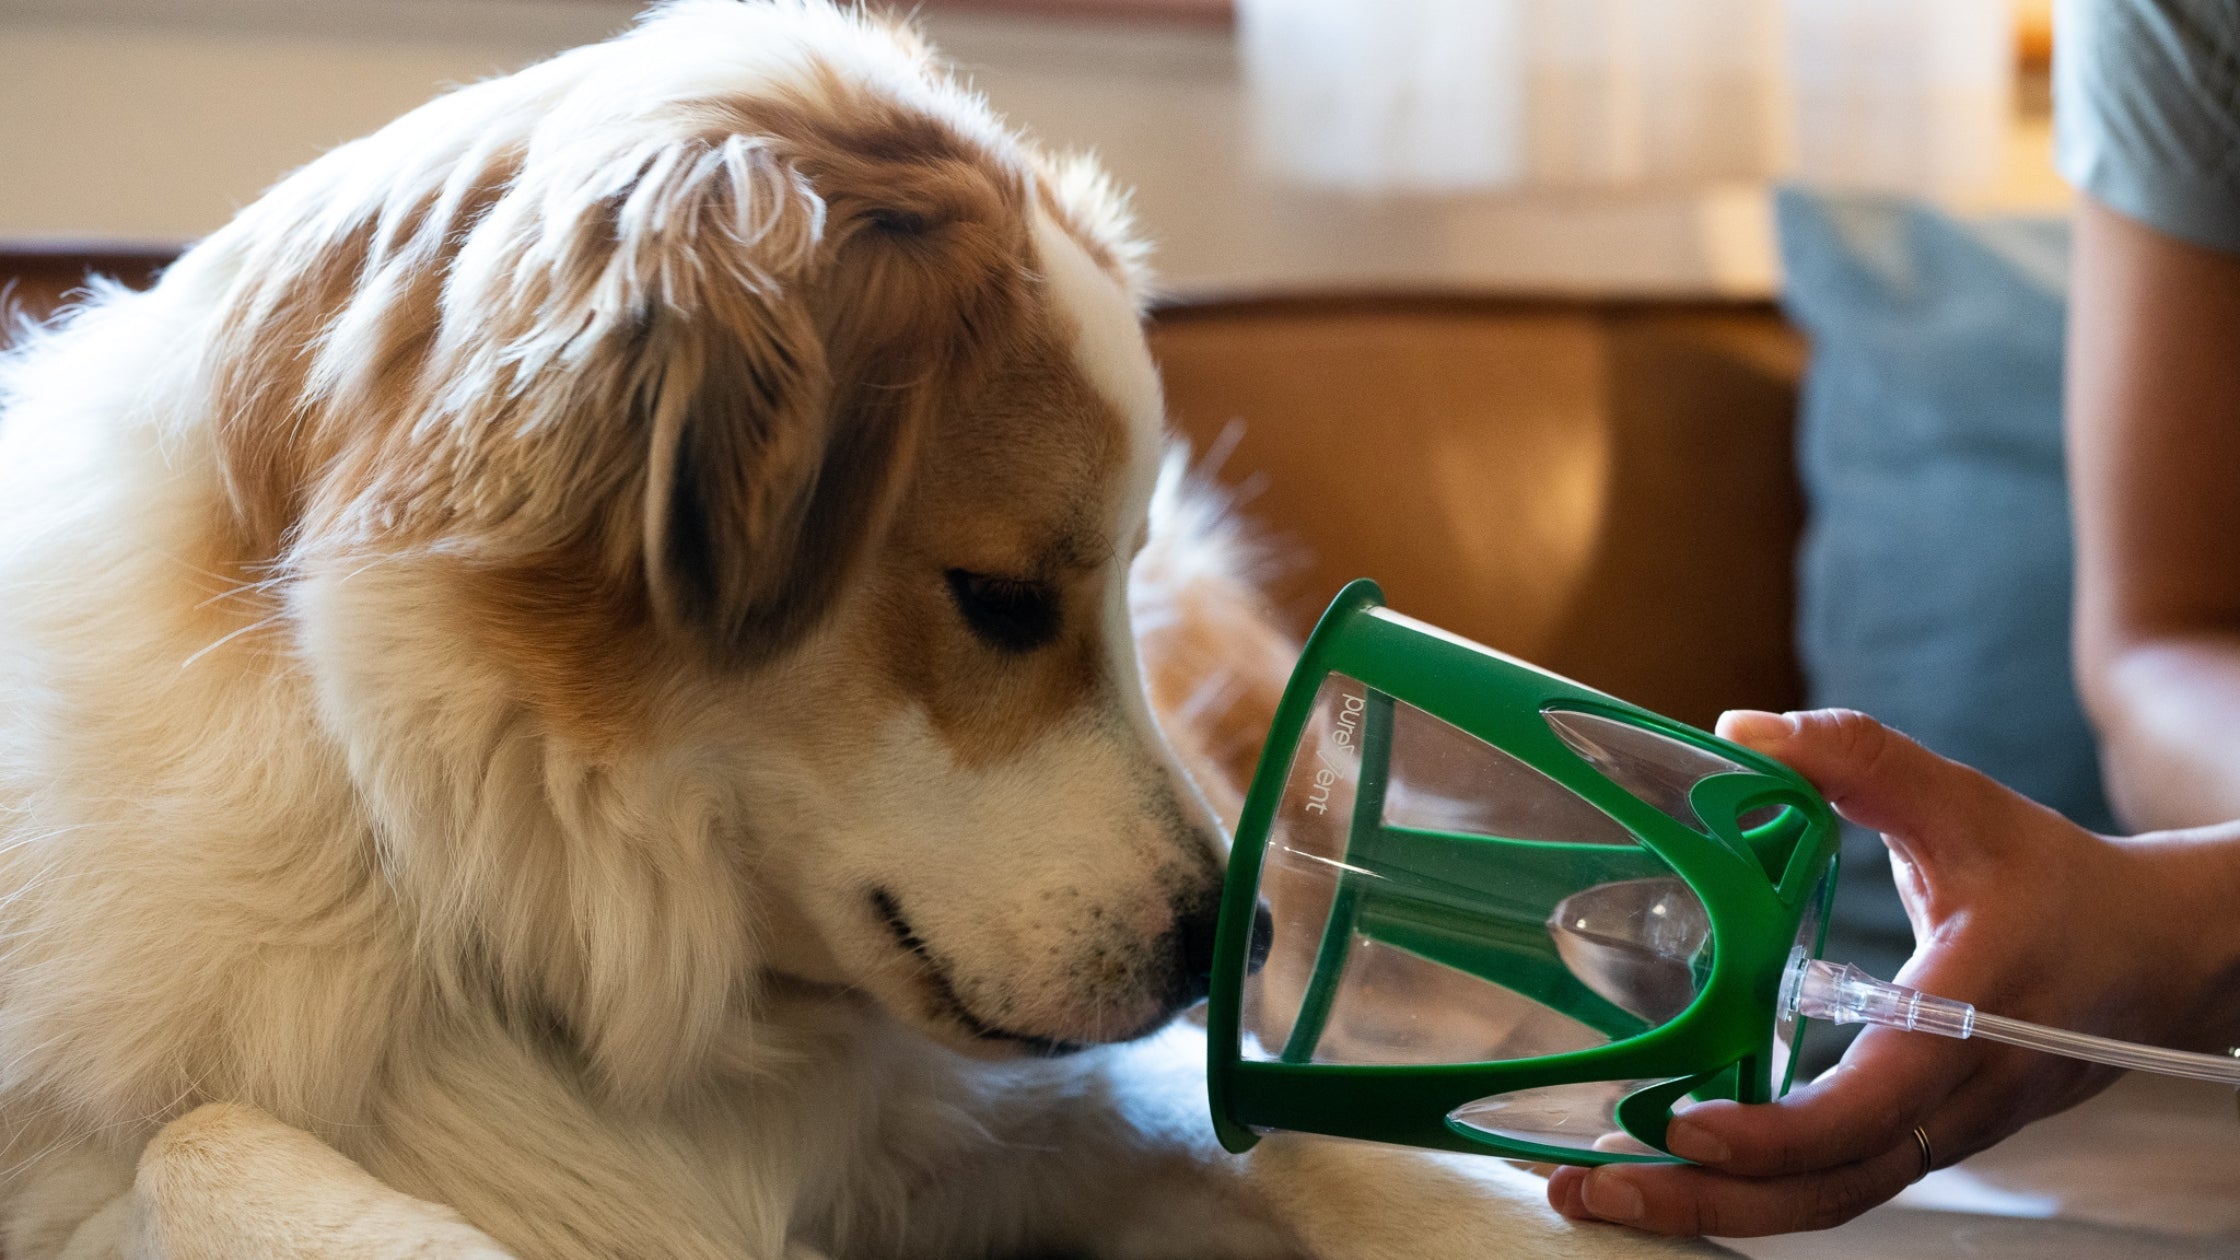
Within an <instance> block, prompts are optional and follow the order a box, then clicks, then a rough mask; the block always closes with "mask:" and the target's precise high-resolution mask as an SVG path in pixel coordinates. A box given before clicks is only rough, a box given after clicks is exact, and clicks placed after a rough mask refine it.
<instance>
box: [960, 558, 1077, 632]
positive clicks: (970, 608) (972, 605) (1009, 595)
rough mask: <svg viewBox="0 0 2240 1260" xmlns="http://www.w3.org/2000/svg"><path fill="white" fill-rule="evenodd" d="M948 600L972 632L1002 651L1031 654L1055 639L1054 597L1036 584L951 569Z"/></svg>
mask: <svg viewBox="0 0 2240 1260" xmlns="http://www.w3.org/2000/svg"><path fill="white" fill-rule="evenodd" d="M946 576H947V577H948V579H949V597H950V598H951V599H953V600H955V601H956V602H957V611H958V612H959V613H961V614H963V616H964V622H965V624H966V625H968V626H970V627H972V632H973V633H974V634H976V635H979V636H980V637H981V638H982V639H985V640H987V641H988V643H989V644H991V645H992V646H994V647H997V648H1001V649H1002V650H1004V651H1006V652H1031V651H1033V650H1035V649H1036V648H1038V647H1041V646H1042V645H1043V644H1045V643H1048V642H1049V641H1050V640H1052V639H1055V638H1057V637H1058V597H1057V595H1056V593H1055V592H1053V591H1052V590H1051V589H1050V588H1049V587H1047V586H1044V585H1042V584H1041V583H1039V582H1028V581H1023V580H1021V579H1019V578H1004V577H991V576H989V575H988V574H985V573H974V572H972V571H971V570H969V569H951V570H949V572H948V573H947V575H946Z"/></svg>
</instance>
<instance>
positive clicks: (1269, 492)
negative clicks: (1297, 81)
mask: <svg viewBox="0 0 2240 1260" xmlns="http://www.w3.org/2000/svg"><path fill="white" fill-rule="evenodd" d="M1151 340H1152V347H1153V351H1154V353H1156V354H1157V356H1158V358H1159V360H1160V365H1161V369H1162V372H1163V375H1164V377H1165V380H1166V387H1167V407H1168V411H1169V414H1170V415H1171V416H1172V417H1173V418H1174V422H1175V424H1176V426H1177V427H1178V428H1179V429H1180V430H1181V431H1182V432H1183V433H1184V434H1185V435H1187V436H1188V437H1189V438H1190V440H1191V441H1192V443H1193V445H1194V446H1195V447H1196V448H1197V449H1198V450H1200V451H1206V450H1208V449H1219V448H1220V447H1221V446H1223V445H1224V443H1225V442H1229V441H1233V442H1234V449H1233V450H1232V451H1230V453H1229V454H1228V455H1227V456H1226V458H1225V459H1224V460H1223V463H1222V465H1221V470H1220V475H1221V477H1222V479H1223V480H1225V481H1227V482H1230V483H1232V484H1238V485H1241V486H1243V487H1244V488H1245V489H1246V491H1247V494H1248V497H1247V499H1246V501H1245V503H1244V505H1243V510H1244V512H1245V513H1246V514H1247V515H1248V516H1250V517H1252V518H1253V519H1255V520H1257V521H1260V522H1262V523H1264V524H1265V525H1266V526H1267V527H1268V528H1269V529H1271V530H1272V531H1274V533H1275V536H1276V542H1277V546H1278V548H1279V551H1284V552H1288V553H1290V554H1291V555H1293V556H1294V557H1295V558H1296V560H1297V561H1298V563H1297V565H1296V567H1295V568H1294V569H1293V571H1292V572H1290V573H1288V574H1286V575H1284V576H1282V577H1280V578H1278V580H1277V581H1276V582H1275V583H1274V587H1273V589H1274V595H1275V597H1276V599H1277V601H1278V604H1279V606H1280V607H1281V608H1282V609H1283V611H1285V612H1286V613H1287V614H1289V615H1291V616H1292V617H1293V619H1294V620H1295V622H1296V624H1297V625H1298V626H1300V627H1301V628H1303V627H1304V626H1305V624H1306V623H1307V621H1308V620H1310V619H1311V618H1312V616H1313V615H1314V613H1315V612H1317V611H1319V610H1320V608H1321V606H1322V604H1323V602H1324V601H1326V600H1327V599H1328V598H1329V596H1330V595H1331V594H1332V593H1333V592H1335V591H1336V590H1337V588H1338V587H1339V586H1340V585H1341V584H1342V583H1343V582H1344V581H1345V580H1346V579H1348V578H1352V577H1357V576H1368V577H1374V578H1376V579H1378V581H1380V582H1381V583H1382V584H1383V585H1384V588H1385V592H1386V594H1387V596H1388V597H1389V598H1390V600H1391V602H1392V605H1393V606H1394V607H1395V608H1397V609H1399V610H1401V611H1403V612H1407V613H1410V614H1412V615H1414V616H1417V617H1421V618H1422V619H1424V620H1426V621H1429V622H1432V623H1434V624H1436V625H1440V626H1444V627H1446V628H1448V629H1451V630H1453V631H1455V632H1456V633H1458V634H1463V635H1467V636H1469V637H1471V638H1475V639H1479V640H1481V641H1483V642H1485V643H1488V644H1490V645H1492V646H1494V647H1498V648H1501V649H1503V650H1505V651H1509V652H1513V653H1515V654H1517V655H1519V656H1522V657H1525V658H1527V659H1529V660H1532V661H1535V662H1537V663H1539V664H1542V665H1545V666H1547V667H1548V668H1550V669H1554V670H1556V671H1558V672H1560V673H1564V674H1567V675H1570V676H1572V677H1575V678H1577V679H1579V680H1580V681H1582V682H1586V683H1589V684H1591V685H1593V686H1597V687H1601V688H1604V689H1605V690H1608V691H1611V692H1613V693H1615V694H1617V695H1620V696H1623V697H1625V698H1627V699H1630V700H1633V701H1636V702H1638V703H1641V704H1645V705H1647V706H1649V707H1651V708H1654V709H1657V710H1660V711H1662V712H1665V713H1668V714H1671V715H1672V716H1675V717H1679V718H1682V719H1684V720H1688V721H1693V722H1699V723H1708V722H1709V721H1711V720H1712V719H1713V718H1715V717H1716V716H1717V715H1718V713H1719V711H1720V710H1721V709H1724V708H1731V707H1737V706H1743V705H1750V706H1757V707H1767V708H1783V707H1795V706H1796V705H1798V704H1799V703H1801V700H1802V694H1803V689H1802V685H1801V682H1800V680H1799V677H1798V672H1797V665H1796V658H1795V653H1794V651H1793V648H1792V645H1791V625H1792V622H1793V619H1794V602H1795V601H1794V582H1793V578H1792V574H1791V566H1792V557H1793V555H1794V553H1795V550H1796V541H1797V536H1798V532H1799V530H1800V528H1801V526H1802V520H1803V511H1802V505H1801V497H1800V494H1799V491H1798V488H1797V484H1796V477H1795V474H1794V471H1793V467H1792V463H1791V446H1792V416H1793V412H1794V410H1795V394H1796V380H1797V374H1798V372H1799V370H1800V368H1801V365H1802V362H1803V346H1802V343H1801V341H1800V339H1799V338H1798V337H1797V336H1796V335H1795V334H1794V333H1793V332H1792V331H1791V330H1790V329H1789V327H1788V325H1787V324H1786V323H1784V322H1783V321H1782V319H1781V317H1780V315H1779V313H1778V312H1777V311H1775V310H1774V309H1773V308H1772V307H1771V306H1768V305H1762V304H1723V303H1721V304H1706V303H1692V302H1603V301H1583V300H1580V301H1572V300H1519V299H1495V298H1487V299H1457V298H1433V297H1416V298H1408V297H1390V298H1356V299H1343V300H1332V299H1311V298H1302V299H1264V300H1249V301H1226V302H1204V303H1188V304H1180V305H1173V306H1168V307H1165V308H1163V309H1161V310H1160V311H1158V312H1157V313H1156V315H1155V317H1154V319H1153V321H1152V334H1151ZM1224 434H1228V435H1229V436H1228V437H1226V438H1225V437H1224Z"/></svg>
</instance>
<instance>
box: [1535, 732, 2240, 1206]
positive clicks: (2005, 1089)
mask: <svg viewBox="0 0 2240 1260" xmlns="http://www.w3.org/2000/svg"><path fill="white" fill-rule="evenodd" d="M1719 730H1720V734H1722V735H1725V736H1727V737H1728V738H1730V739H1735V740H1739V741H1740V742H1742V743H1745V744H1748V745H1750V746H1752V747H1754V748H1756V749H1758V750H1759V751H1761V752H1764V753H1766V754H1767V755H1769V756H1773V757H1776V758H1779V759H1780V760H1782V761H1785V762H1787V763H1788V764H1789V765H1791V766H1794V767H1795V768H1796V769H1797V770H1798V771H1799V772H1801V773H1802V774H1804V776H1805V777H1806V778H1808V779H1810V780H1812V781H1813V782H1814V783H1815V784H1816V785H1818V787H1819V788H1820V790H1821V791H1822V792H1823V793H1824V794H1825V795H1826V796H1827V798H1828V801H1829V803H1830V804H1832V805H1834V806H1835V808H1836V810H1837V812H1838V813H1841V814H1842V815H1843V816H1844V817H1846V818H1848V819H1850V820H1851V821H1853V822H1855V823H1858V824H1860V825H1861V826H1866V827H1872V828H1874V829H1875V830H1877V831H1880V832H1882V833H1883V838H1884V840H1885V842H1886V843H1888V845H1889V846H1890V856H1891V862H1892V865H1893V867H1894V868H1895V870H1896V873H1897V877H1898V890H1899V894H1900V895H1901V896H1902V897H1903V898H1904V899H1905V903H1906V912H1907V914H1908V916H1909V917H1911V918H1912V920H1913V927H1914V934H1915V936H1916V938H1917V939H1918V940H1919V942H1920V945H1919V946H1918V948H1917V949H1916V950H1915V953H1914V956H1913V959H1912V961H1910V962H1908V963H1907V964H1906V966H1905V969H1904V970H1902V971H1900V972H1899V973H1898V980H1899V982H1900V983H1902V984H1907V985H1911V986H1913V987H1915V988H1918V989H1921V990H1923V991H1925V992H1929V993H1935V994H1938V995H1941V996H1944V997H1950V998H1958V999H1960V1000H1961V1001H1964V1002H1973V1003H1975V1004H1976V1005H1977V1006H1978V1007H1980V1008H1981V1009H1983V1010H1985V1011H1988V1012H1991V1013H1993V1014H1999V1015H2009V1016H2013V1017H2015V1018H2017V1019H2023V1020H2028V1021H2030V1022H2031V1023H2037V1024H2045V1025H2048V1026H2050V1027H2055V1028H2068V1029H2074V1030H2076V1031H2079V1032H2089V1033H2098V1034H2100V1035H2103V1036H2111V1037H2116V1038H2119V1039H2122V1040H2125V1041H2136V1042H2141V1043H2145V1044H2150V1045H2163V1046H2171V1047H2176V1048H2179V1049H2187V1050H2204V1051H2211V1052H2216V1051H2221V1050H2223V1049H2224V1048H2225V1047H2227V1046H2229V1045H2231V1044H2233V1043H2234V1042H2235V1041H2240V916H2236V915H2235V914H2234V913H2233V909H2232V908H2233V907H2234V906H2235V905H2240V823H2228V824H2225V825H2223V826H2221V827H2216V828H2208V829H2203V830H2200V831H2195V832H2172V833H2165V834H2160V835H2146V836H2135V837H2126V838H2118V837H2109V836H2099V835H2094V834H2092V833H2091V832H2088V831H2086V830H2084V829H2083V828H2080V827H2078V826H2076V825H2075V824H2073V823H2070V822H2069V821H2068V820H2066V819H2064V818H2062V817H2061V816H2060V815H2058V814H2056V813H2054V812H2053V811H2051V810H2049V809H2046V808H2044V807H2043V806H2040V805H2037V804H2034V803H2032V802H2031V801H2029V800H2027V799H2025V798H2023V797H2021V796H2018V795H2016V794H2015V793H2014V792H2012V791H2009V790H2008V789H2006V788H2004V787H2001V786H2000V785H1999V784H1997V783H1994V782H1993V781H1991V780H1990V779H1988V778H1986V777H1984V776H1983V775H1982V774H1979V773H1977V772H1976V771H1974V770H1971V769H1969V768H1967V767H1966V766H1962V765H1959V764H1957V763H1955V762H1952V761H1947V760H1946V759H1944V758H1942V757H1939V756H1937V755H1936V754H1934V753H1932V752H1930V751H1929V750H1927V749H1925V748H1923V747H1922V746H1921V745H1919V744H1916V743H1914V742H1913V741H1912V740H1910V739H1907V738H1906V737H1905V736H1903V735H1899V734H1897V733H1895V732H1893V731H1890V730H1888V729H1886V728H1884V727H1883V726H1881V725H1879V724H1878V723H1876V722H1874V721H1872V720H1871V719H1868V718H1866V717H1864V716H1862V715H1860V714H1857V713H1845V712H1817V713H1800V714H1791V715H1789V716H1788V717H1787V718H1778V717H1775V716H1774V715H1772V714H1763V713H1761V714H1729V715H1728V716H1727V717H1726V718H1725V719H1722V720H1721V722H1720V727H1719ZM1838 961H1841V960H1838ZM1807 1035H1808V1036H1809V1032H1808V1034H1807ZM2116 1075H2117V1073H2116V1072H2115V1071H2114V1070H2113V1069H2111V1068H2104V1067H2097V1066H2094V1065H2092V1064H2088V1063H2081V1062H2078V1061H2075V1060H2071V1059H2062V1058H2058V1057H2055V1056H2052V1055H2046V1054H2039V1053H2036V1052H2033V1051H2029V1050H2018V1049H2015V1048H2012V1047H2008V1046H2001V1045H1997V1044H1995V1043H1989V1042H1983V1041H1953V1040H1948V1039H1946V1038H1943V1037H1939V1036H1935V1035H1932V1034H1929V1033H1907V1032H1899V1031H1897V1030H1894V1029H1888V1028H1870V1029H1868V1030H1866V1031H1865V1032H1864V1033H1862V1034H1860V1036H1859V1039H1858V1040H1857V1041H1856V1042H1854V1043H1852V1046H1851V1049H1850V1051H1849V1052H1848V1053H1846V1054H1845V1056H1844V1059H1843V1062H1842V1064H1841V1065H1839V1066H1838V1067H1836V1068H1835V1069H1834V1070H1833V1071H1831V1072H1829V1073H1827V1074H1826V1075H1824V1076H1822V1077H1821V1078H1820V1079H1818V1080H1816V1081H1814V1082H1812V1083H1811V1084H1809V1085H1805V1086H1802V1087H1800V1088H1798V1089H1796V1090H1794V1091H1792V1092H1791V1093H1790V1095H1789V1096H1788V1097H1786V1098H1784V1099H1782V1100H1781V1101H1779V1102H1775V1103H1768V1104H1764V1105H1757V1106H1747V1105H1743V1104H1739V1103H1732V1102H1706V1103H1698V1104H1696V1105H1694V1106H1692V1107H1689V1108H1687V1109H1685V1110H1683V1111H1681V1112H1679V1113H1677V1115H1676V1116H1675V1118H1674V1120H1673V1123H1672V1127H1671V1129H1670V1131H1669V1132H1668V1133H1667V1140H1668V1141H1669V1142H1670V1144H1671V1147H1672V1151H1673V1153H1674V1154H1677V1155H1681V1156H1684V1157H1686V1158H1690V1159H1694V1160H1697V1161H1698V1162H1699V1163H1700V1164H1701V1165H1702V1166H1700V1167H1669V1166H1656V1165H1647V1164H1614V1165H1611V1166H1609V1167H1606V1168H1598V1169H1595V1170H1593V1171H1592V1172H1589V1171H1588V1170H1585V1169H1580V1168H1564V1169H1558V1170H1557V1171H1556V1173H1555V1175H1554V1176H1553V1177H1551V1178H1550V1179H1549V1182H1548V1200H1549V1202H1550V1203H1551V1204H1552V1205H1553V1206H1554V1207H1555V1208H1556V1210H1558V1211H1560V1212H1562V1213H1564V1214H1565V1215H1567V1216H1571V1217H1575V1218H1580V1219H1603V1220H1611V1221H1618V1222H1621V1223H1624V1224H1628V1225H1633V1226H1636V1227H1638V1228H1641V1229H1648V1230H1654V1231H1657V1232H1659V1233H1671V1234H1715V1235H1728V1236H1746V1235H1754V1234H1772V1233H1783V1232H1787V1231H1790V1230H1801V1229H1824V1228H1826V1227H1828V1226H1831V1225H1836V1224H1840V1223H1842V1222H1843V1221H1845V1220H1848V1219H1850V1218H1851V1217H1853V1216H1856V1215H1858V1214H1859V1213H1861V1212H1864V1211H1866V1210H1867V1209H1868V1208H1870V1207H1873V1206H1875V1205H1876V1204H1878V1203H1881V1202H1883V1201H1884V1200H1886V1199H1888V1198H1890V1197H1891V1196H1892V1195H1895V1194H1897V1193H1898V1192H1899V1191H1900V1190H1903V1189H1904V1188H1905V1187H1906V1186H1907V1185H1908V1184H1910V1183H1911V1182H1913V1181H1914V1180H1915V1179H1917V1178H1918V1177H1919V1176H1920V1175H1921V1174H1922V1172H1923V1171H1924V1169H1923V1168H1922V1165H1921V1153H1920V1148H1919V1146H1918V1145H1917V1144H1916V1142H1915V1141H1914V1138H1913V1130H1914V1127H1915V1126H1916V1125H1918V1126H1920V1127H1921V1129H1922V1131H1923V1132H1924V1133H1926V1134H1927V1135H1928V1139H1929V1143H1930V1146H1931V1148H1932V1149H1933V1150H1934V1152H1935V1155H1936V1159H1937V1163H1938V1165H1939V1166H1940V1167H1941V1166H1943V1165H1945V1164H1949V1163H1952V1162H1953V1161H1955V1160H1958V1159H1961V1158H1963V1157H1965V1156H1968V1155H1971V1154H1974V1153H1975V1152H1977V1151H1980V1150H1982V1149H1983V1148H1985V1147H1987V1146H1990V1145H1991V1144H1993V1143H1994V1142H1997V1141H1999V1140H2000V1139H2001V1138H2004V1137H2006V1136H2007V1135H2008V1134H2011V1133H2013V1132H2014V1131H2015V1130H2017V1129H2020V1128H2021V1127H2022V1126H2024V1125H2026V1124H2028V1123H2030V1122H2031V1121H2033V1120H2036V1119H2038V1118H2039V1117H2041V1116H2046V1115H2050V1114H2052V1113H2054V1112H2056V1111H2060V1110H2062V1109H2063V1108H2065V1107H2069V1106H2073V1105H2074V1104H2076V1103H2078V1102H2080V1101H2082V1100H2083V1099H2085V1098H2088V1097H2090V1096H2091V1095H2092V1094H2094V1093H2096V1092H2098V1091H2099V1090H2100V1089H2102V1088H2104V1087H2105V1086H2106V1085H2107V1084H2108V1082H2109V1081H2110V1080H2112V1079H2114V1077H2115V1076H2116Z"/></svg>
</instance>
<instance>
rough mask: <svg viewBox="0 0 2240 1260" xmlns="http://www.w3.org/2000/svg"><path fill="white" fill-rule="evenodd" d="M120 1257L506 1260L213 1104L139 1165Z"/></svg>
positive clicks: (476, 1235) (463, 1226)
mask: <svg viewBox="0 0 2240 1260" xmlns="http://www.w3.org/2000/svg"><path fill="white" fill-rule="evenodd" d="M131 1217H132V1219H131V1221H130V1223H129V1225H128V1226H127V1227H126V1241H125V1246H124V1247H123V1254H124V1255H126V1256H128V1257H151V1258H152V1257H162V1258H163V1260H265V1258H267V1257H270V1258H272V1260H278V1258H279V1257H283V1256H286V1257H316V1258H318V1260H510V1253H508V1252H507V1251H505V1250H504V1249H503V1248H501V1247H499V1246H498V1244H497V1243H496V1242H495V1241H493V1240H492V1239H491V1238H490V1236H489V1235H487V1234H484V1233H483V1232H482V1231H481V1230H478V1229H476V1228H474V1227H473V1226H471V1225H469V1224H467V1223H466V1222H465V1221H463V1220H461V1219H460V1218H459V1215H458V1213H456V1212H453V1211H452V1210H451V1209H450V1208H447V1207H444V1206H442V1205H440V1204H435V1203H429V1202H426V1201H424V1200H421V1199H415V1198H412V1197H410V1196H409V1195H405V1194H400V1193H398V1192H397V1191H395V1190H392V1189H390V1188H389V1187H388V1186H385V1185H383V1184H382V1183H381V1182H379V1181H377V1180H375V1179H374V1177H373V1176H372V1175H371V1174H369V1173H367V1172H366V1171H365V1170H364V1169H363V1168H360V1167H359V1166H358V1165H357V1164H355V1163H352V1162H351V1161H350V1160H349V1159H347V1158H345V1157H344V1156H343V1155H342V1153H341V1152H339V1151H337V1150H335V1149H334V1148H332V1147H330V1146H328V1145H326V1144H325V1143H324V1142H321V1141H320V1140H319V1139H317V1138H315V1137H313V1136H312V1135H310V1134H309V1133H306V1132H304V1131H303V1130H301V1129H297V1128H293V1127H291V1126H289V1125H285V1124H282V1123H280V1122H279V1121H278V1120H275V1119H273V1118H272V1117H271V1116H269V1115H267V1114H266V1113H264V1112H263V1111H260V1110H258V1109H257V1108H255V1107H248V1106H242V1105H240V1104H237V1103H210V1104H207V1105H205V1106H202V1107H198V1108H196V1109H195V1110H193V1111H190V1112H188V1113H187V1114H186V1115H184V1116H181V1117H179V1118H178V1119H176V1120H174V1121H172V1122H171V1123H170V1124H168V1125H165V1126H164V1128H163V1129H162V1131H161V1132H159V1133H157V1134H156V1136H155V1138H154V1139H153V1140H152V1141H150V1142H149V1143H148V1146H147V1149H146V1150H145V1151H143V1152H142V1154H141V1156H140V1168H139V1173H138V1175H137V1176H136V1177H135V1179H134V1181H133V1208H132V1213H131Z"/></svg>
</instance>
